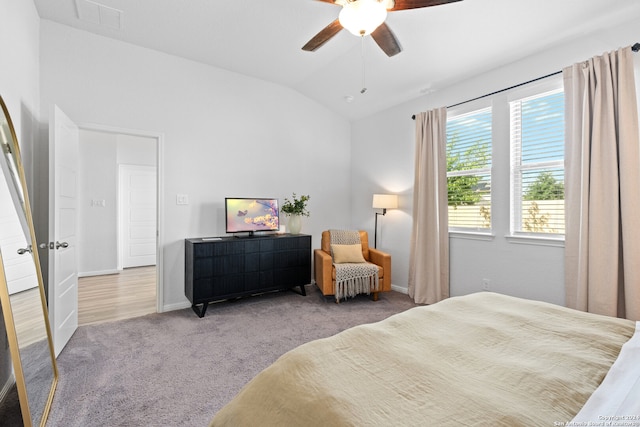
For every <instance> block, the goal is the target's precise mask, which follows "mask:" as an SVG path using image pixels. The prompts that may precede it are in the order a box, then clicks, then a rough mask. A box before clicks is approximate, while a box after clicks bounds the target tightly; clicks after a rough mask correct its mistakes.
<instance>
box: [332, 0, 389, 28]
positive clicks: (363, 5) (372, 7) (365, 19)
mask: <svg viewBox="0 0 640 427" xmlns="http://www.w3.org/2000/svg"><path fill="white" fill-rule="evenodd" d="M386 18H387V0H381V1H379V0H356V1H351V2H346V3H345V4H344V5H343V6H342V10H341V11H340V15H339V16H338V19H339V21H340V24H341V25H342V26H343V27H344V28H346V29H347V30H349V32H351V34H354V35H356V36H366V35H369V34H371V33H372V32H373V31H374V30H375V29H376V28H378V27H379V26H380V24H382V23H383V22H384V20H385V19H386Z"/></svg>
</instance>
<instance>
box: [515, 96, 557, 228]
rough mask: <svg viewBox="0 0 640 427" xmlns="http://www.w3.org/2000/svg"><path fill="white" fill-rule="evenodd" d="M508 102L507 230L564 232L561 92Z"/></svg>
mask: <svg viewBox="0 0 640 427" xmlns="http://www.w3.org/2000/svg"><path fill="white" fill-rule="evenodd" d="M509 104H510V111H511V177H512V179H511V231H512V233H513V234H518V233H524V234H529V233H535V234H538V235H540V233H544V234H560V235H561V234H564V93H563V91H562V90H554V91H552V92H546V93H543V94H539V95H535V96H531V97H528V98H522V99H517V100H514V101H512V102H510V103H509Z"/></svg>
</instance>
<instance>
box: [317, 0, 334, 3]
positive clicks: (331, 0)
mask: <svg viewBox="0 0 640 427" xmlns="http://www.w3.org/2000/svg"><path fill="white" fill-rule="evenodd" d="M316 1H322V2H325V3H335V1H334V0H316Z"/></svg>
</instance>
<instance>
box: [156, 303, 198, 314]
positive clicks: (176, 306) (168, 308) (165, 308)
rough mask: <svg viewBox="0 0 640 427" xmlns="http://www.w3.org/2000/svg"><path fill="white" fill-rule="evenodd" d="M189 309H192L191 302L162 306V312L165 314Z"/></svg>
mask: <svg viewBox="0 0 640 427" xmlns="http://www.w3.org/2000/svg"><path fill="white" fill-rule="evenodd" d="M189 307H191V303H190V302H189V301H186V302H177V303H175V304H165V305H163V306H162V312H163V313H165V312H167V311H175V310H182V309H183V308H189Z"/></svg>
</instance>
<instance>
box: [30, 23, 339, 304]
mask: <svg viewBox="0 0 640 427" xmlns="http://www.w3.org/2000/svg"><path fill="white" fill-rule="evenodd" d="M40 31H41V39H40V43H41V59H40V60H41V91H42V99H41V103H42V116H43V120H44V122H45V123H46V122H47V121H48V118H47V116H48V106H49V104H51V103H56V104H58V105H59V106H60V107H61V108H62V110H63V111H65V112H66V113H67V114H68V115H69V117H71V118H72V119H73V120H75V121H76V122H78V123H80V124H82V123H97V124H100V125H105V126H112V127H120V128H127V129H140V130H145V131H150V132H154V133H158V134H162V135H163V136H164V151H163V152H162V153H160V155H161V157H162V158H163V159H164V160H163V162H162V163H160V164H159V167H160V169H161V171H162V177H161V178H162V179H163V181H164V193H163V196H164V204H163V206H161V210H162V214H163V215H164V229H162V230H161V233H162V235H163V237H164V243H163V247H162V251H163V256H164V269H163V271H162V274H163V281H164V301H163V305H164V307H165V308H166V309H170V308H177V307H181V306H184V303H185V302H186V299H185V297H184V239H185V238H188V237H196V236H207V235H220V234H224V207H223V201H224V197H225V196H247V197H261V196H263V197H267V196H268V197H278V198H280V199H283V198H284V197H287V196H290V195H291V193H293V192H296V193H298V194H309V195H310V196H311V200H310V203H309V207H310V211H311V217H310V218H305V220H304V221H305V222H304V223H303V232H306V233H308V234H312V235H313V244H314V245H317V244H319V241H320V233H321V231H322V230H323V229H327V228H329V227H340V226H349V225H350V218H351V210H350V204H349V203H350V202H349V201H350V194H351V183H350V166H351V164H350V161H351V159H350V137H351V133H350V125H349V123H348V122H347V121H346V120H344V119H343V118H341V117H340V116H339V115H337V114H334V113H332V112H330V111H328V110H327V109H326V108H325V107H322V106H320V105H319V104H317V103H315V102H313V101H311V100H309V99H308V98H306V97H304V96H302V95H300V94H299V93H297V92H294V91H292V90H290V89H287V88H283V87H281V86H278V85H274V84H270V83H266V82H263V81H260V80H256V79H253V78H249V77H245V76H242V75H239V74H236V73H231V72H228V71H225V70H221V69H218V68H214V67H210V66H206V65H202V64H198V63H195V62H192V61H188V60H184V59H181V58H177V57H174V56H170V55H166V54H163V53H159V52H156V51H152V50H149V49H144V48H140V47H136V46H133V45H129V44H126V43H122V42H119V41H115V40H110V39H107V38H103V37H99V36H95V35H92V34H89V33H86V32H82V31H79V30H76V29H72V28H69V27H65V26H62V25H59V24H56V23H53V22H50V21H42V24H41V29H40ZM177 194H187V195H188V196H189V205H187V206H177V205H176V195H177Z"/></svg>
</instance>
